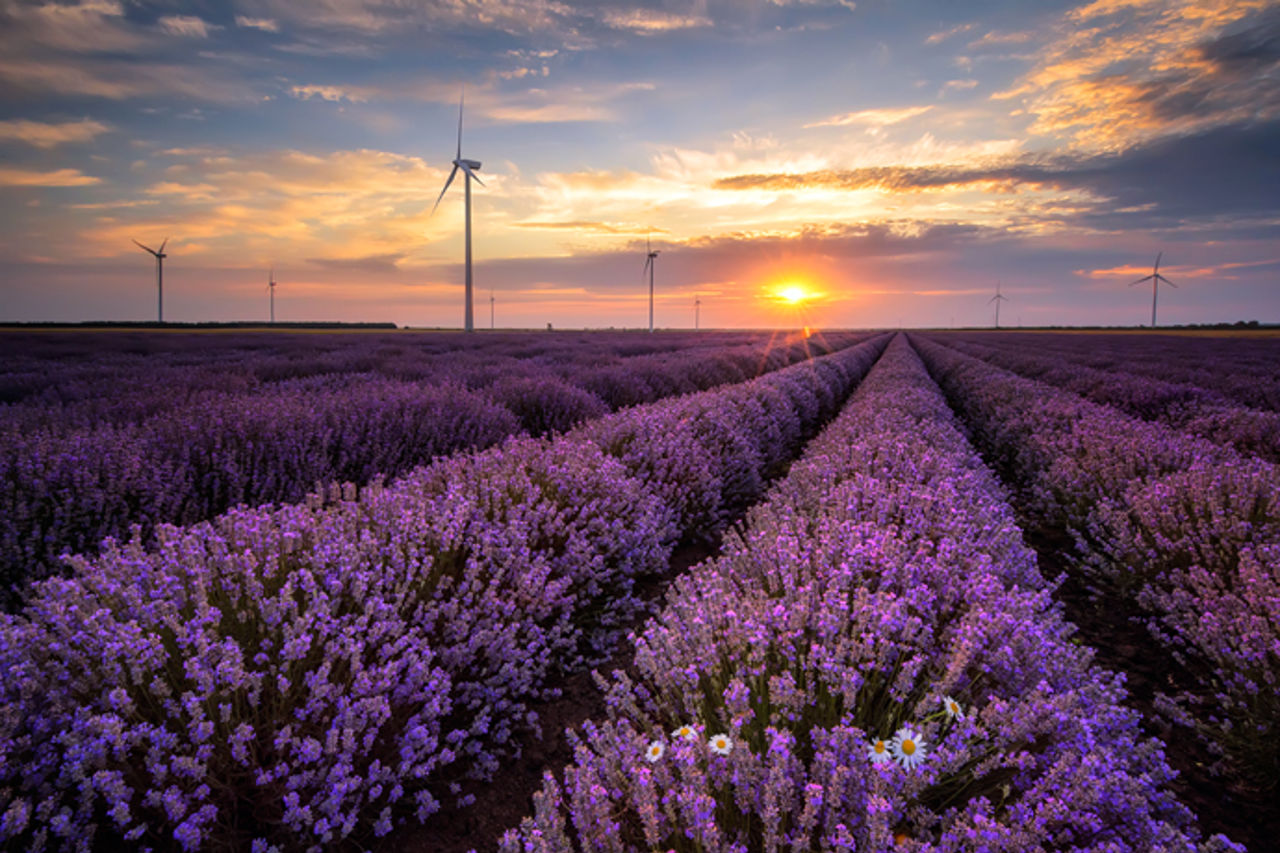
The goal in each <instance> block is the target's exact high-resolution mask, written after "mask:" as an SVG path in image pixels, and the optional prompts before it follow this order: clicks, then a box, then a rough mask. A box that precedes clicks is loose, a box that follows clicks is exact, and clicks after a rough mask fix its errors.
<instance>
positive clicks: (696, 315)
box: [693, 293, 702, 332]
mask: <svg viewBox="0 0 1280 853" xmlns="http://www.w3.org/2000/svg"><path fill="white" fill-rule="evenodd" d="M701 319H702V294H700V293H695V294H694V295H693V330H694V331H695V332H696V331H698V326H699V321H700V320H701Z"/></svg>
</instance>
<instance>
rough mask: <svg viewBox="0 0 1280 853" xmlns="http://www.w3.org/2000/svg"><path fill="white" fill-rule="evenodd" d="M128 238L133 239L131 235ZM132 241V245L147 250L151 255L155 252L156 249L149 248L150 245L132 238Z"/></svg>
mask: <svg viewBox="0 0 1280 853" xmlns="http://www.w3.org/2000/svg"><path fill="white" fill-rule="evenodd" d="M129 239H130V240H133V238H132V237H130V238H129ZM133 242H134V245H136V246H137V247H138V248H139V249H146V250H147V251H148V252H150V253H151V254H153V255H154V254H155V253H156V250H155V249H153V248H151V247H150V246H144V245H142V244H141V243H139V242H138V241H137V240H133Z"/></svg>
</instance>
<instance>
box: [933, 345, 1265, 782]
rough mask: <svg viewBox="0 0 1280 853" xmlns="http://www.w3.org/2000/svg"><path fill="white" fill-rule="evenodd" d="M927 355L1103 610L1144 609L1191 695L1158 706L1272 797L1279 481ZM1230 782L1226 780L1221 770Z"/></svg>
mask: <svg viewBox="0 0 1280 853" xmlns="http://www.w3.org/2000/svg"><path fill="white" fill-rule="evenodd" d="M919 346H920V348H921V353H922V355H924V357H925V360H926V362H927V363H928V365H929V368H930V370H931V371H932V373H933V375H934V376H935V378H937V379H938V381H939V382H940V383H941V384H942V386H943V388H944V389H945V390H946V391H947V393H948V395H949V396H950V398H951V399H952V401H953V402H954V403H955V404H956V405H957V406H958V407H959V409H960V410H961V411H962V413H963V415H964V417H965V419H966V420H967V421H968V422H969V423H970V424H971V425H972V427H973V428H974V430H975V432H976V434H977V436H978V437H979V441H980V443H981V444H982V445H983V446H984V448H985V449H986V450H987V451H988V452H989V453H990V454H991V456H992V457H993V458H995V459H996V460H997V464H998V465H999V467H1000V468H1001V469H1002V470H1003V471H1004V472H1005V473H1006V474H1007V476H1008V477H1009V478H1010V479H1011V480H1013V481H1015V482H1017V483H1018V484H1019V485H1020V486H1021V489H1020V491H1021V493H1022V496H1023V498H1024V500H1025V511H1026V512H1027V513H1028V515H1029V516H1030V517H1031V518H1033V519H1034V520H1035V521H1036V522H1037V523H1038V524H1040V525H1043V526H1045V527H1047V528H1051V529H1062V528H1065V529H1067V530H1069V531H1070V532H1071V533H1072V534H1073V535H1074V537H1075V540H1076V549H1075V550H1076V564H1077V565H1076V568H1077V569H1078V570H1079V571H1080V572H1082V573H1084V574H1085V576H1086V577H1087V578H1088V580H1089V582H1090V584H1092V585H1093V586H1094V587H1095V588H1096V589H1097V590H1098V594H1099V595H1101V596H1103V597H1109V596H1118V597H1122V598H1123V599H1125V600H1132V601H1135V602H1136V603H1137V605H1138V606H1139V608H1141V611H1142V612H1144V613H1145V614H1146V617H1145V619H1146V624H1147V627H1148V629H1149V630H1150V632H1151V635H1152V637H1153V638H1154V639H1155V641H1156V642H1157V643H1158V644H1159V645H1161V646H1163V648H1164V649H1165V650H1166V651H1167V653H1168V655H1169V657H1170V662H1171V663H1172V662H1173V661H1177V662H1178V663H1179V664H1180V665H1181V668H1182V670H1183V671H1184V676H1183V677H1184V678H1186V679H1189V680H1190V682H1191V686H1190V687H1189V688H1188V689H1185V690H1181V691H1180V692H1178V693H1177V694H1176V695H1172V696H1164V697H1162V699H1161V701H1162V703H1163V706H1164V708H1165V710H1166V711H1168V712H1169V714H1170V716H1171V717H1172V718H1173V719H1174V720H1176V721H1178V722H1182V723H1184V724H1187V725H1191V726H1194V728H1195V730H1196V731H1197V732H1199V734H1200V735H1201V736H1202V737H1203V738H1204V740H1205V742H1206V744H1207V745H1208V746H1209V747H1210V748H1211V749H1212V750H1213V751H1214V752H1215V753H1217V754H1218V755H1221V756H1225V757H1226V759H1227V760H1228V763H1229V765H1230V766H1231V767H1232V768H1233V769H1234V770H1236V771H1239V772H1243V773H1244V774H1246V775H1247V776H1249V777H1252V779H1253V780H1254V781H1256V782H1257V783H1259V784H1261V785H1262V786H1263V787H1267V786H1274V785H1275V782H1276V780H1277V779H1278V778H1280V745H1278V744H1277V742H1276V740H1277V735H1280V572H1278V569H1280V560H1278V559H1277V557H1280V471H1277V469H1276V467H1275V466H1273V465H1270V464H1267V463H1265V462H1261V461H1258V460H1253V459H1245V458H1241V457H1239V456H1238V455H1237V454H1235V453H1233V452H1231V451H1229V450H1227V449H1225V448H1221V447H1218V446H1216V445H1213V444H1210V443H1209V442H1206V441H1203V440H1200V439H1196V438H1194V437H1190V436H1186V435H1183V434H1180V433H1177V432H1175V431H1173V430H1170V429H1168V428H1166V427H1163V426H1160V425H1158V424H1151V423H1146V422H1143V421H1139V420H1136V419H1134V418H1131V417H1128V416H1126V415H1123V414H1121V413H1119V412H1117V411H1116V410H1115V409H1112V408H1110V407H1106V406H1100V405H1097V404H1095V403H1091V402H1089V401H1086V400H1083V399H1081V398H1080V397H1078V396H1076V395H1074V394H1070V393H1067V392H1065V391H1059V390H1057V389H1053V388H1050V387H1048V386H1046V385H1043V384H1041V383H1036V382H1032V381H1030V380H1027V379H1024V378H1022V377H1019V376H1016V375H1014V374H1011V373H1008V372H1007V371H1004V370H1001V369H999V368H997V367H994V366H992V365H989V364H986V363H984V362H982V361H979V360H977V359H974V358H971V357H969V356H966V355H964V354H962V353H959V352H956V351H955V350H952V349H949V348H946V347H943V346H940V345H939V344H937V343H934V342H931V341H928V340H920V341H919ZM1219 769H1221V768H1219Z"/></svg>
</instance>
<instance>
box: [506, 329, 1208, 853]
mask: <svg viewBox="0 0 1280 853" xmlns="http://www.w3.org/2000/svg"><path fill="white" fill-rule="evenodd" d="M1070 634H1071V628H1070V626H1068V625H1066V624H1065V623H1064V622H1062V620H1061V618H1060V616H1059V615H1058V613H1057V611H1056V610H1055V609H1054V608H1053V606H1052V604H1051V601H1050V598H1049V595H1048V588H1047V585H1046V584H1045V583H1044V581H1043V580H1042V579H1041V578H1040V576H1039V574H1038V572H1037V571H1036V568H1035V560H1034V556H1033V555H1032V554H1031V552H1030V551H1028V549H1027V548H1026V547H1025V546H1024V545H1023V544H1022V542H1021V540H1020V532H1019V530H1018V528H1017V526H1016V525H1015V524H1014V523H1013V515H1012V512H1011V510H1010V509H1009V507H1008V505H1007V504H1006V503H1005V501H1004V500H1003V495H1002V493H1001V491H1000V489H999V487H998V485H997V484H996V482H995V479H994V478H993V477H992V476H991V474H990V473H989V472H987V471H986V470H985V469H984V468H983V467H982V465H981V463H980V461H979V460H978V458H977V456H976V454H975V453H974V452H973V451H972V449H971V448H969V447H968V446H967V444H966V443H965V441H964V439H963V437H962V436H961V434H960V432H959V431H958V429H957V427H956V425H955V423H954V421H953V419H952V417H951V415H950V413H949V412H948V411H947V409H946V406H945V404H944V403H943V402H942V400H941V397H940V395H939V394H938V392H937V389H936V387H933V386H932V385H931V383H930V382H929V380H928V378H927V376H926V375H925V374H924V372H923V369H922V367H921V365H920V363H919V361H918V359H917V358H916V357H915V356H914V354H912V352H911V350H910V349H909V348H908V347H907V346H906V345H905V341H904V340H903V339H901V338H900V339H898V341H897V342H895V343H894V344H893V345H892V346H891V348H890V349H889V351H888V352H887V353H886V355H885V356H884V359H883V360H882V361H881V363H880V364H879V365H878V366H877V367H876V369H875V370H874V371H873V372H872V373H871V375H870V376H869V377H868V378H867V380H866V381H865V382H864V383H863V384H862V385H861V386H860V388H859V390H858V391H857V392H856V394H855V397H854V399H853V401H852V402H851V403H850V405H849V406H848V407H847V408H846V409H845V411H844V413H843V414H842V415H841V416H840V417H839V418H838V419H837V420H836V422H835V423H834V424H832V425H831V426H830V427H828V429H827V430H826V432H825V433H824V434H823V435H822V436H821V437H820V438H819V439H817V440H816V441H815V442H813V444H812V446H811V447H810V448H809V449H808V450H807V452H806V454H805V457H804V459H803V460H802V461H801V462H799V463H797V464H796V465H795V466H793V468H792V471H791V473H790V474H789V475H788V477H787V478H786V479H785V480H784V481H782V483H781V484H780V485H778V486H777V487H776V488H775V489H774V490H772V491H771V493H770V498H769V500H768V501H767V502H766V503H764V504H762V505H760V506H758V507H756V508H754V509H753V510H752V511H751V512H750V513H749V517H748V526H747V532H746V533H745V534H744V535H742V536H733V535H730V536H729V537H727V539H726V545H725V551H724V553H723V555H722V556H721V557H720V558H718V559H716V560H714V561H710V562H708V563H704V564H703V565H701V566H699V567H697V568H696V569H695V570H694V571H693V572H692V573H691V574H690V575H688V576H686V577H684V578H682V579H680V580H679V581H678V582H677V583H676V585H675V587H674V588H673V590H672V592H671V593H670V594H669V596H668V602H667V606H666V608H665V609H664V610H663V612H662V613H661V615H660V616H658V617H657V618H656V619H655V620H653V621H652V622H651V623H650V624H649V625H648V626H646V628H645V629H644V631H643V632H642V633H641V634H640V635H639V636H638V637H637V638H636V640H635V643H636V659H635V664H636V669H637V670H638V677H637V678H636V679H634V680H633V679H632V678H629V677H628V676H626V675H624V674H621V673H615V674H614V676H613V679H612V681H611V682H608V683H607V686H608V689H609V717H608V719H607V720H603V721H598V722H594V723H588V724H586V725H585V726H584V727H583V730H582V732H581V733H580V734H577V735H576V742H575V761H574V763H573V765H571V766H570V767H569V768H567V769H566V770H565V772H564V776H563V779H557V778H556V777H555V776H553V775H550V774H548V775H547V777H546V778H545V780H544V785H543V790H542V791H541V793H540V794H538V795H535V810H534V814H533V815H532V816H531V817H529V818H527V819H526V820H525V821H524V822H523V823H522V824H521V826H520V827H519V828H518V829H515V830H512V831H510V832H508V833H507V835H506V836H505V837H504V839H503V841H502V846H501V849H502V850H503V851H506V853H516V851H548V853H549V851H571V850H583V851H597V850H599V851H603V850H609V851H634V850H654V849H658V850H676V851H707V850H716V851H721V850H723V851H730V850H733V851H748V850H750V851H756V850H766V851H779V850H797V851H799V850H806V851H808V850H824V851H826V850H855V849H888V848H890V847H893V846H895V845H898V844H909V845H911V846H915V847H918V848H920V849H931V850H970V849H1007V850H1015V849H1043V848H1058V847H1071V848H1072V849H1098V850H1104V849H1105V850H1113V849H1174V848H1177V849H1192V848H1193V847H1194V846H1195V834H1194V830H1193V829H1192V828H1191V825H1190V824H1191V820H1190V816H1189V814H1188V813H1187V812H1186V810H1185V809H1184V808H1183V807H1181V806H1180V805H1179V804H1178V803H1177V802H1176V801H1175V800H1174V798H1173V797H1172V796H1171V795H1170V794H1169V792H1168V790H1167V788H1166V783H1167V782H1168V780H1169V779H1170V778H1171V776H1172V771H1170V770H1169V768H1168V767H1167V765H1165V763H1164V760H1163V757H1162V756H1161V753H1160V750H1159V748H1158V745H1157V744H1156V743H1155V742H1153V741H1151V740H1149V739H1147V738H1145V737H1143V736H1142V734H1141V732H1140V729H1139V726H1138V721H1137V719H1136V715H1135V714H1134V713H1132V712H1130V711H1127V710H1126V709H1124V708H1123V706H1122V705H1121V702H1120V700H1121V697H1122V695H1123V693H1122V691H1121V689H1120V687H1119V684H1118V681H1117V680H1116V679H1115V678H1114V677H1113V676H1110V675H1108V674H1107V673H1104V672H1101V671H1100V670H1098V669H1097V668H1095V667H1093V666H1091V664H1090V662H1089V658H1090V654H1089V652H1088V651H1087V650H1085V649H1083V648H1081V647H1079V646H1078V645H1076V644H1074V643H1072V642H1071V641H1070ZM1230 846H1231V845H1230V843H1229V842H1227V841H1226V840H1225V839H1220V838H1219V839H1214V840H1213V841H1212V842H1210V843H1209V844H1208V845H1206V847H1207V848H1208V849H1223V848H1229V847H1230Z"/></svg>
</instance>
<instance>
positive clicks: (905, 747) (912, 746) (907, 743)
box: [901, 739, 916, 755]
mask: <svg viewBox="0 0 1280 853" xmlns="http://www.w3.org/2000/svg"><path fill="white" fill-rule="evenodd" d="M901 749H902V754H903V755H914V754H915V751H916V742H915V741H913V740H910V739H908V740H904V741H903V742H902V747H901Z"/></svg>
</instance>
